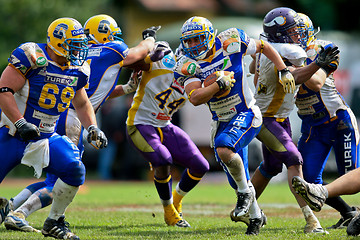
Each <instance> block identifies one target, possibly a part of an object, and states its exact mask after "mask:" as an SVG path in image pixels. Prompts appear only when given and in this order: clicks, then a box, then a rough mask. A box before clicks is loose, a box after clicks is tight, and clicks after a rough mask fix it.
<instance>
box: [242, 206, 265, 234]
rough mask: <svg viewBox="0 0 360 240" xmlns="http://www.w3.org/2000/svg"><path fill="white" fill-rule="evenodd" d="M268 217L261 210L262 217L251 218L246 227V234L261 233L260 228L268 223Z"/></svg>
mask: <svg viewBox="0 0 360 240" xmlns="http://www.w3.org/2000/svg"><path fill="white" fill-rule="evenodd" d="M266 222H267V217H266V216H265V214H264V213H263V212H262V211H261V218H250V224H249V226H248V228H247V229H246V232H245V234H246V235H258V234H259V233H260V228H261V227H262V226H264V225H266Z"/></svg>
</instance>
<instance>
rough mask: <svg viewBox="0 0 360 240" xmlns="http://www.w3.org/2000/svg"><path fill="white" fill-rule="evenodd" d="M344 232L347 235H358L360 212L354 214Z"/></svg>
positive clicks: (359, 232) (359, 230) (359, 231)
mask: <svg viewBox="0 0 360 240" xmlns="http://www.w3.org/2000/svg"><path fill="white" fill-rule="evenodd" d="M346 232H347V234H348V235H349V236H358V235H359V234H360V214H358V215H356V216H355V217H354V218H353V219H352V220H351V221H350V223H349V225H348V226H347V229H346Z"/></svg>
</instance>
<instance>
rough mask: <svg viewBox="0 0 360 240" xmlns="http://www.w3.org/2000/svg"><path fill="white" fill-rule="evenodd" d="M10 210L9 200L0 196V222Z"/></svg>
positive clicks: (0, 222)
mask: <svg viewBox="0 0 360 240" xmlns="http://www.w3.org/2000/svg"><path fill="white" fill-rule="evenodd" d="M9 212H10V204H9V200H7V199H6V198H4V197H0V224H2V222H3V221H4V220H5V218H6V216H7V215H8V214H9Z"/></svg>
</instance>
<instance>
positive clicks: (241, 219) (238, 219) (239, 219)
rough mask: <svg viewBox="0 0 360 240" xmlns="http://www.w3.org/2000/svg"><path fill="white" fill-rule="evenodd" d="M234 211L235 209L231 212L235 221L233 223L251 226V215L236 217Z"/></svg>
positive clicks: (231, 216)
mask: <svg viewBox="0 0 360 240" xmlns="http://www.w3.org/2000/svg"><path fill="white" fill-rule="evenodd" d="M234 211H235V209H233V210H232V211H231V212H230V218H231V221H233V222H243V223H245V224H246V226H249V224H250V215H249V212H247V213H245V214H244V215H242V216H239V217H236V216H235V215H234Z"/></svg>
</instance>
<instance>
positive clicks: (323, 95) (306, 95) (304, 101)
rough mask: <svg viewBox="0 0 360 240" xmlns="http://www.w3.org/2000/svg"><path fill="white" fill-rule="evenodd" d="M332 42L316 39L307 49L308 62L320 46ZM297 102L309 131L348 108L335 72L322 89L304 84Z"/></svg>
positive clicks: (314, 56)
mask: <svg viewBox="0 0 360 240" xmlns="http://www.w3.org/2000/svg"><path fill="white" fill-rule="evenodd" d="M328 44H332V43H331V42H329V41H325V40H320V39H316V40H315V41H313V42H312V44H311V45H309V47H308V48H307V49H306V52H307V55H308V58H307V59H306V63H307V64H310V63H312V62H313V61H314V60H315V59H316V58H317V57H318V52H319V51H320V46H323V47H325V46H326V45H328ZM295 104H296V106H297V108H298V115H299V117H300V118H301V119H302V123H303V124H302V128H306V129H303V131H306V132H308V131H309V129H310V127H311V126H317V125H320V124H323V123H325V122H327V121H329V120H330V119H331V118H334V117H336V112H337V111H338V110H340V109H342V110H346V109H348V108H349V107H348V105H347V104H346V102H345V100H344V98H343V97H342V96H341V94H340V93H339V91H338V90H337V89H336V86H335V79H334V77H333V74H330V75H329V76H328V77H327V78H326V80H325V83H324V85H323V86H322V87H321V89H320V91H318V92H315V91H312V90H311V89H309V88H308V87H307V86H306V84H302V85H301V87H300V89H299V91H298V93H297V95H296V101H295Z"/></svg>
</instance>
